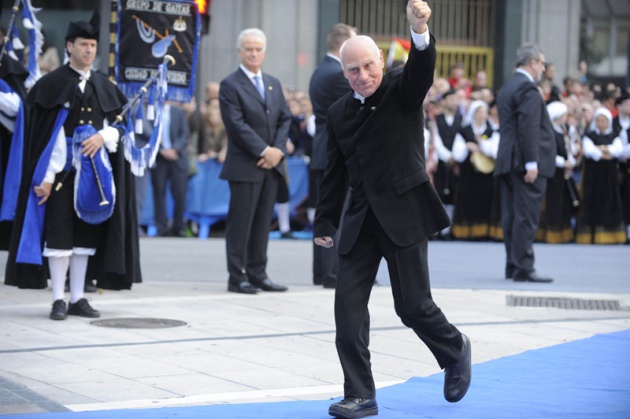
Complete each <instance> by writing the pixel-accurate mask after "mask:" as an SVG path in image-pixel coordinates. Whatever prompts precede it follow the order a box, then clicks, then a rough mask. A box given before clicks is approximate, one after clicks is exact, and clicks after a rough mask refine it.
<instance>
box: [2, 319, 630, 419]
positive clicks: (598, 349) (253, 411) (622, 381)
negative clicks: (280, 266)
mask: <svg viewBox="0 0 630 419" xmlns="http://www.w3.org/2000/svg"><path fill="white" fill-rule="evenodd" d="M474 350H475V347H474V344H473V351H474ZM629 354H630V330H625V331H622V332H617V333H611V334H607V335H597V336H594V337H592V338H589V339H584V340H579V341H575V342H570V343H566V344H563V345H558V346H553V347H550V348H545V349H539V350H535V351H529V352H525V353H522V354H520V355H515V356H511V357H506V358H502V359H498V360H495V361H490V362H486V363H483V364H477V365H474V366H473V380H472V386H471V388H470V390H469V391H468V394H467V395H466V397H465V398H464V399H463V400H462V401H460V402H459V403H455V404H450V403H447V402H446V401H444V399H443V397H442V385H443V375H442V374H436V375H433V376H431V377H427V378H412V379H411V380H409V381H407V382H405V383H402V384H398V385H394V386H391V387H386V388H382V389H380V390H378V391H377V398H378V403H379V415H378V418H380V419H393V418H396V419H410V418H440V419H443V418H458V419H460V418H466V419H468V418H483V419H487V418H521V417H522V418H615V419H617V418H630V363H629V362H628V355H629ZM337 400H338V399H337ZM329 404H330V401H329V400H322V401H303V402H278V403H252V404H231V405H211V406H199V407H179V408H159V409H142V410H116V411H101V412H81V413H41V414H28V415H14V416H12V417H15V418H20V419H27V418H33V419H68V418H70V416H71V415H72V418H77V419H79V418H94V419H105V418H112V417H115V418H125V419H131V418H133V419H136V418H147V419H158V418H160V419H162V418H176V419H190V418H230V419H232V418H243V419H251V418H274V419H276V418H290V419H326V418H329V416H328V414H327V412H328V406H329ZM6 417H7V418H8V417H11V416H6Z"/></svg>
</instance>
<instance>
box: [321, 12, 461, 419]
mask: <svg viewBox="0 0 630 419" xmlns="http://www.w3.org/2000/svg"><path fill="white" fill-rule="evenodd" d="M430 15H431V9H430V8H429V6H428V5H427V3H425V2H423V1H420V0H410V1H409V3H408V4H407V17H408V19H409V23H410V24H411V29H412V33H411V38H412V46H411V51H410V54H409V59H408V61H407V63H406V64H405V66H404V67H399V68H397V69H395V70H391V71H389V72H388V73H387V74H386V75H383V67H384V60H383V52H382V51H381V50H379V48H378V46H377V45H376V43H375V42H374V40H372V39H371V38H369V37H367V36H356V37H353V38H350V39H349V40H348V41H346V43H345V44H344V45H343V46H342V47H341V54H340V56H341V63H342V67H343V71H344V74H345V76H346V78H347V79H348V81H349V83H350V86H351V87H352V89H353V90H354V91H353V92H350V93H348V94H346V95H345V96H343V97H342V98H341V99H339V100H338V101H337V102H335V103H334V104H333V105H332V106H331V108H330V111H329V112H328V133H329V138H328V159H329V160H328V165H327V167H326V172H325V174H324V178H323V179H322V183H321V189H320V199H319V202H318V206H317V217H316V220H315V231H314V237H315V239H314V240H315V243H316V244H318V245H321V246H325V247H331V246H332V245H333V239H332V237H333V236H334V233H335V229H336V228H337V227H338V224H339V216H340V214H341V210H342V206H343V202H344V198H345V195H346V185H347V184H349V185H350V187H351V188H352V191H351V195H350V202H349V205H348V208H347V211H346V212H345V215H344V219H343V227H342V229H341V235H340V239H339V242H338V244H337V250H338V253H339V274H338V277H337V289H336V292H335V324H336V328H337V333H336V341H335V342H336V346H337V352H338V354H339V359H340V361H341V366H342V369H343V372H344V399H343V400H342V401H340V402H337V403H333V404H332V405H331V406H330V409H329V414H331V415H332V416H335V417H338V418H359V417H364V416H370V415H375V414H377V413H378V406H377V403H376V399H375V387H374V379H373V377H372V372H371V368H370V353H369V350H368V341H369V313H368V301H369V297H370V292H371V290H372V286H373V284H374V280H375V278H376V273H377V271H378V267H379V264H380V261H381V259H382V258H383V257H384V258H385V259H386V260H387V265H388V269H389V276H390V279H391V288H392V294H393V297H394V305H395V309H396V314H398V316H399V317H400V318H401V320H402V322H403V324H405V325H406V326H408V327H410V328H411V329H413V331H414V332H415V333H416V335H417V336H418V337H419V338H420V339H421V340H422V341H423V342H424V343H425V344H426V345H427V346H428V348H429V349H430V350H431V352H432V353H433V355H434V356H435V358H436V360H437V361H438V364H439V365H440V366H441V367H442V368H444V369H445V372H446V374H445V381H444V397H445V398H446V400H448V401H450V402H456V401H459V400H460V399H461V398H462V397H464V395H465V394H466V391H467V390H468V387H469V385H470V378H471V365H470V364H471V359H470V341H469V339H468V338H467V337H466V336H465V335H463V334H462V333H461V332H460V331H459V330H457V328H455V327H454V326H453V325H451V324H450V323H449V322H448V320H447V319H446V317H445V316H444V314H443V313H442V311H441V310H440V309H439V308H438V307H437V305H436V304H435V303H434V302H433V299H432V297H431V288H430V284H429V270H428V266H427V244H428V237H429V236H430V235H432V234H434V233H436V232H437V231H439V230H441V229H442V228H444V227H446V226H447V225H448V224H449V219H448V216H447V214H446V212H445V211H444V207H443V206H442V204H441V202H440V199H439V197H438V195H437V192H436V191H435V189H434V188H433V186H432V185H431V182H429V176H428V175H427V173H426V170H425V161H424V138H423V136H424V133H423V113H422V102H423V100H424V97H425V95H426V93H427V91H428V90H429V87H430V86H431V84H432V82H433V72H434V70H435V59H436V50H435V39H434V38H433V37H431V36H430V34H429V28H428V26H427V21H428V19H429V16H430Z"/></svg>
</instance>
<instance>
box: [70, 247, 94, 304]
mask: <svg viewBox="0 0 630 419" xmlns="http://www.w3.org/2000/svg"><path fill="white" fill-rule="evenodd" d="M88 259H89V256H88V255H77V254H73V255H72V256H70V302H71V303H72V304H74V303H76V302H77V301H79V300H80V299H81V298H83V289H84V288H85V274H86V272H87V265H88Z"/></svg>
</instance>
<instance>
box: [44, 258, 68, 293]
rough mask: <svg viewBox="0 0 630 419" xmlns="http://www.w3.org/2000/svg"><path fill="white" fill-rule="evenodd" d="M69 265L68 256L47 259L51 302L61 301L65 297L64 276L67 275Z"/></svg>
mask: <svg viewBox="0 0 630 419" xmlns="http://www.w3.org/2000/svg"><path fill="white" fill-rule="evenodd" d="M69 264H70V258H69V257H68V256H61V257H48V268H49V270H50V279H51V282H52V292H53V301H57V300H63V299H64V297H65V295H64V291H63V288H64V285H65V283H66V274H67V273H68V265H69Z"/></svg>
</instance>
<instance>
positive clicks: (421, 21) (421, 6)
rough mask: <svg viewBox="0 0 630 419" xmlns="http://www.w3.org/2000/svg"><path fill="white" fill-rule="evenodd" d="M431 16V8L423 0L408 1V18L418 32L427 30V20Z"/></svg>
mask: <svg viewBox="0 0 630 419" xmlns="http://www.w3.org/2000/svg"><path fill="white" fill-rule="evenodd" d="M430 16H431V8H430V7H429V5H428V4H427V3H426V2H424V1H421V0H409V2H408V3H407V19H408V20H409V24H411V27H412V28H413V30H414V32H416V33H424V32H426V30H427V22H428V20H429V17H430Z"/></svg>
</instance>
